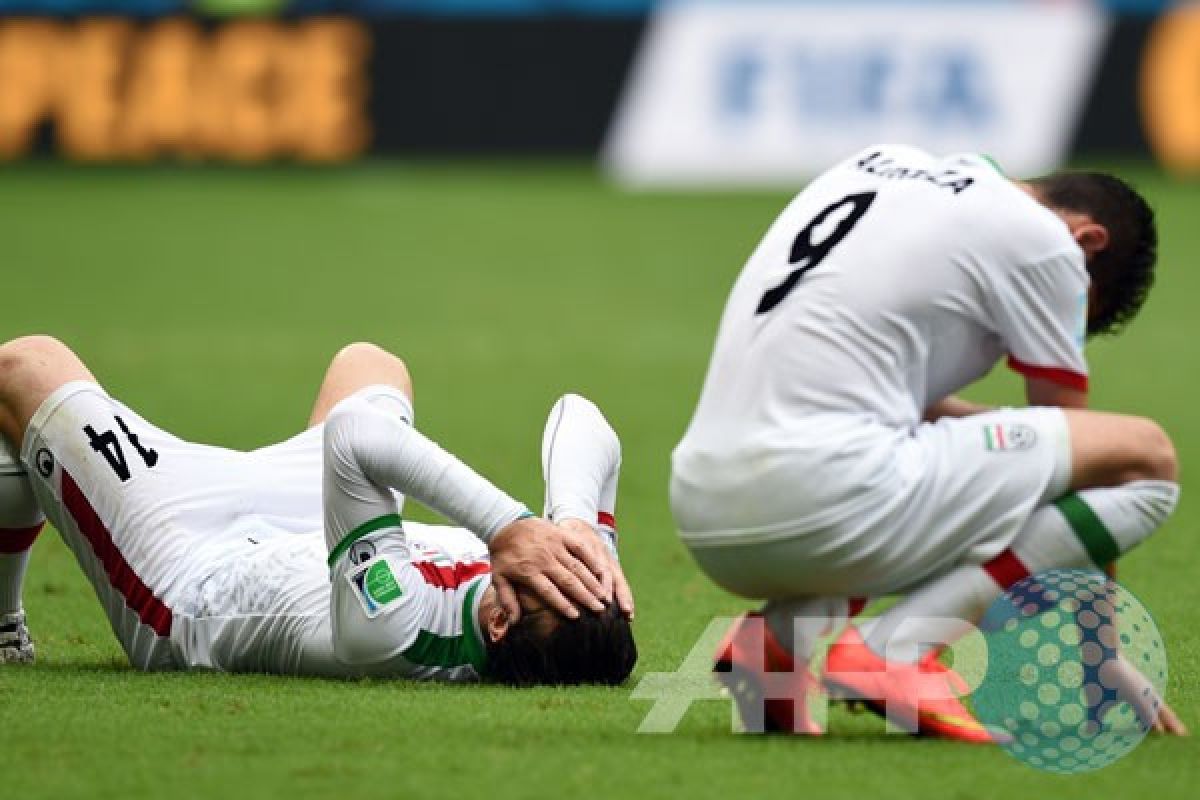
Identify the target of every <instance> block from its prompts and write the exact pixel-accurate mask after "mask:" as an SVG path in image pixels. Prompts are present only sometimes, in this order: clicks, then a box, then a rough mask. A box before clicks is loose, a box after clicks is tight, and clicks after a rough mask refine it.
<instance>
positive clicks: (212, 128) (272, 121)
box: [0, 18, 370, 161]
mask: <svg viewBox="0 0 1200 800" xmlns="http://www.w3.org/2000/svg"><path fill="white" fill-rule="evenodd" d="M369 48H370V35H369V32H368V31H367V29H366V27H365V26H364V25H363V24H362V23H361V22H358V21H355V20H348V19H334V18H310V19H305V20H302V21H282V20H245V21H237V22H231V23H228V24H225V25H221V26H204V25H201V24H199V23H197V22H195V21H193V20H189V19H185V18H167V19H161V20H155V21H150V22H134V21H132V20H129V19H119V18H85V19H81V20H73V21H64V20H54V19H45V18H40V19H21V18H17V19H7V20H0V158H6V159H13V158H19V157H21V156H25V155H28V154H30V153H31V152H33V151H34V150H35V149H36V148H37V147H38V145H39V141H40V139H41V138H42V137H43V136H45V135H46V131H47V129H48V128H52V130H53V134H52V136H53V146H54V149H55V150H57V151H58V152H61V153H63V154H64V155H67V156H69V157H72V158H77V159H81V160H99V161H111V160H144V159H151V158H156V157H161V156H176V157H184V158H220V159H228V160H235V161H237V160H241V161H257V160H262V159H266V158H277V157H290V158H295V159H298V160H303V161H341V160H345V159H347V158H352V157H354V156H356V155H358V154H359V153H361V152H362V151H363V150H364V148H365V147H366V146H367V142H368V141H369V133H370V121H369V119H368V115H367V111H366V97H367V58H368V52H369Z"/></svg>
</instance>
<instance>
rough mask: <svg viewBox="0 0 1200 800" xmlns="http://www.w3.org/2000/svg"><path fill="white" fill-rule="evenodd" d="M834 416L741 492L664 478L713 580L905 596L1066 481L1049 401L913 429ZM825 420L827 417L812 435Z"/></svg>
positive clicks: (1005, 542) (984, 550)
mask: <svg viewBox="0 0 1200 800" xmlns="http://www.w3.org/2000/svg"><path fill="white" fill-rule="evenodd" d="M845 420H846V427H845V431H844V432H845V433H846V434H847V435H845V436H840V437H839V436H833V437H831V438H827V439H825V440H822V443H821V446H819V447H813V448H810V449H806V450H805V451H804V452H796V453H794V454H792V455H791V457H790V458H789V454H787V453H783V454H782V455H781V454H772V456H771V457H770V458H769V459H764V460H760V461H759V462H756V464H755V469H756V470H757V471H756V473H755V475H754V476H753V479H752V480H750V481H747V482H746V483H745V484H744V485H743V486H742V487H736V486H733V487H732V488H729V487H730V481H729V480H728V478H730V477H732V473H734V472H736V470H724V471H720V470H717V471H714V473H713V474H714V476H715V478H714V484H715V483H716V481H718V480H719V481H721V482H722V483H723V484H724V485H723V486H720V487H718V488H717V490H716V491H715V492H711V491H706V487H705V485H704V483H705V482H704V480H702V479H696V478H695V477H692V476H680V475H675V476H673V478H672V487H671V504H672V509H673V511H674V513H675V518H676V520H677V522H678V523H679V524H680V527H681V529H682V530H681V537H682V539H683V541H684V543H685V544H686V545H687V546H688V548H689V550H690V551H691V553H692V556H693V557H694V558H695V559H696V561H697V562H698V563H699V565H700V567H701V568H702V569H703V570H704V571H705V572H706V573H708V575H709V576H710V577H711V578H712V579H713V580H714V581H716V583H718V584H719V585H721V586H722V587H724V588H725V589H727V590H729V591H731V592H734V593H736V594H739V595H743V596H745V597H751V598H790V597H801V596H852V595H869V596H876V595H882V594H889V593H894V592H899V591H904V590H907V589H909V588H912V587H914V586H916V585H919V584H921V583H923V582H925V581H926V580H928V579H929V578H931V577H933V576H936V575H939V574H942V573H944V572H945V571H946V570H948V569H950V568H952V567H954V566H956V565H958V564H963V563H983V562H985V561H988V560H990V559H991V558H993V557H995V556H996V555H999V554H1000V553H1001V552H1002V551H1003V550H1005V549H1006V548H1008V547H1009V545H1010V544H1011V543H1012V541H1013V539H1014V538H1015V537H1016V535H1017V534H1018V533H1019V532H1020V530H1021V529H1022V528H1023V526H1024V525H1025V523H1026V521H1027V520H1028V519H1029V517H1030V515H1032V514H1033V512H1034V511H1036V510H1037V509H1038V508H1039V507H1041V506H1042V505H1044V504H1046V503H1047V502H1050V501H1052V500H1054V499H1056V498H1057V497H1058V496H1060V495H1061V494H1062V493H1064V492H1065V491H1066V490H1067V487H1068V485H1069V482H1070V475H1071V463H1070V461H1071V455H1070V442H1069V436H1068V430H1067V421H1066V415H1064V414H1063V413H1062V411H1061V410H1060V409H1056V408H1025V409H1004V410H1000V411H994V412H989V413H986V414H979V415H976V416H972V417H965V418H961V419H944V420H940V421H939V422H937V423H934V424H923V425H920V426H919V427H918V428H917V429H916V430H915V431H914V432H912V433H911V434H909V433H905V432H903V431H894V430H890V429H886V428H882V427H876V428H874V429H872V428H871V426H869V425H868V426H864V425H863V424H862V423H861V420H853V419H852V418H849V417H847V418H845ZM831 429H832V430H835V431H837V430H838V424H837V423H836V422H834V423H832V424H830V422H829V421H828V420H826V421H825V422H824V423H823V425H822V429H821V430H820V431H818V430H816V429H814V430H813V435H814V438H816V437H821V436H829V434H828V432H829V431H830V430H831ZM864 434H865V435H864ZM838 442H841V443H842V444H841V446H839V445H838V444H837V443H838ZM763 463H766V464H768V466H766V467H765V468H764V467H763V466H762V465H763ZM722 472H724V475H725V477H721V473H722ZM739 518H741V519H746V520H748V521H749V522H748V524H745V525H739V524H738V519H739Z"/></svg>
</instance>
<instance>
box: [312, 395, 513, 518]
mask: <svg viewBox="0 0 1200 800" xmlns="http://www.w3.org/2000/svg"><path fill="white" fill-rule="evenodd" d="M350 413H351V414H352V415H353V416H352V418H350V419H342V418H337V417H338V412H336V411H335V414H334V416H333V417H331V418H330V421H329V423H328V424H329V425H331V426H334V428H335V430H332V431H327V433H326V435H327V436H328V435H331V434H332V435H337V436H341V437H344V441H343V442H342V443H341V446H343V447H348V448H350V450H351V451H352V454H353V460H354V461H355V462H356V463H357V465H358V468H359V469H361V470H362V472H363V474H364V475H365V476H366V478H367V479H368V480H370V481H371V483H373V484H375V485H377V486H386V487H389V488H391V489H395V490H397V491H400V492H402V493H404V494H405V495H406V496H408V497H411V498H412V499H414V500H416V501H418V502H420V503H421V504H423V505H425V506H428V507H429V508H432V509H433V510H434V511H437V512H438V513H440V514H442V515H443V516H445V517H447V518H448V519H450V520H452V521H453V522H454V523H456V524H458V525H461V526H463V527H464V528H467V529H468V530H470V531H471V532H472V533H474V534H475V535H476V536H478V537H479V538H481V539H483V540H484V541H488V540H489V539H491V537H492V535H493V534H495V533H496V532H497V531H499V530H501V529H502V528H504V527H505V526H507V525H509V524H511V523H512V522H513V521H514V520H516V519H518V518H519V517H521V516H523V515H525V514H528V513H529V512H528V511H527V509H526V508H525V506H524V505H523V504H522V503H519V502H517V501H516V500H514V499H513V498H512V497H509V496H508V495H507V494H506V493H505V492H503V491H501V490H500V489H498V488H497V487H496V486H494V485H493V484H492V483H491V482H490V481H488V480H487V479H486V478H484V477H483V476H481V475H479V473H477V472H475V471H474V470H473V469H471V468H470V467H468V466H467V465H466V464H464V463H463V462H462V461H460V460H459V459H458V458H456V457H455V456H453V455H451V454H450V453H448V452H446V451H445V450H443V449H442V448H441V447H440V446H438V445H437V444H436V443H435V442H433V441H431V440H430V439H429V438H427V437H426V436H425V435H423V434H422V433H421V432H420V431H418V430H416V429H415V428H413V427H412V426H411V425H408V424H407V423H406V422H405V421H403V420H402V419H400V418H399V417H396V416H394V415H391V414H386V413H383V412H380V411H374V410H371V409H363V408H361V407H360V408H358V409H355V410H353V411H351V412H350Z"/></svg>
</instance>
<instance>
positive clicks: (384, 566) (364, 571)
mask: <svg viewBox="0 0 1200 800" xmlns="http://www.w3.org/2000/svg"><path fill="white" fill-rule="evenodd" d="M346 580H348V581H350V585H351V586H353V587H354V594H355V596H356V597H357V598H358V601H359V602H360V603H362V607H363V611H365V612H366V614H367V616H368V617H370V618H372V619H374V618H375V617H377V616H379V615H380V614H382V613H384V612H385V611H387V610H388V609H389V608H391V607H392V606H394V605H396V604H397V603H398V602H399V601H400V598H402V597H403V596H404V587H403V586H401V585H400V583H399V581H397V580H396V575H395V573H394V572H392V566H391V564H389V563H388V560H387V558H386V557H381V558H376V559H373V560H371V561H368V562H367V563H365V564H362V565H361V566H359V567H357V568H356V569H355V570H354V571H353V572H351V573H349V574H348V575H346Z"/></svg>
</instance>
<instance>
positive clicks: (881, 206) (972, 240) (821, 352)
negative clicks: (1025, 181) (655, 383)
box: [673, 146, 1087, 487]
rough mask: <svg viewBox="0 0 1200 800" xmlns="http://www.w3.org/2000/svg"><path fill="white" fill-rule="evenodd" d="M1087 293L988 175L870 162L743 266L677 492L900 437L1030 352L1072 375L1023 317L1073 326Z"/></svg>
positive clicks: (1047, 337) (907, 161)
mask: <svg viewBox="0 0 1200 800" xmlns="http://www.w3.org/2000/svg"><path fill="white" fill-rule="evenodd" d="M1046 276H1049V277H1046ZM1039 282H1040V283H1039ZM1041 283H1044V284H1046V285H1045V286H1042V285H1041ZM1086 289H1087V275H1086V272H1085V270H1084V266H1083V256H1082V253H1081V251H1079V249H1078V247H1077V246H1076V245H1075V243H1074V241H1073V239H1072V238H1071V236H1070V233H1069V231H1068V229H1067V227H1066V226H1065V224H1063V223H1062V221H1061V220H1060V219H1059V218H1058V217H1057V216H1055V215H1054V214H1053V213H1052V212H1050V211H1049V210H1048V209H1046V208H1044V207H1043V206H1041V205H1040V204H1039V203H1038V202H1037V201H1036V200H1035V199H1033V197H1032V196H1030V195H1029V194H1027V193H1026V192H1025V191H1024V190H1023V189H1022V188H1021V187H1019V186H1018V185H1016V184H1015V183H1013V182H1012V181H1010V180H1008V179H1007V178H1005V177H1004V176H1003V175H1002V174H1000V173H999V171H998V170H997V169H996V168H995V167H994V166H992V165H991V163H990V162H989V161H987V160H986V159H984V158H982V157H979V156H971V155H965V156H954V157H950V158H945V159H937V158H935V157H932V156H930V155H928V154H926V153H923V152H921V151H919V150H915V149H913V148H908V147H897V146H880V147H874V148H869V149H868V150H866V151H864V152H862V153H860V154H858V155H856V156H854V157H852V158H850V159H848V160H847V161H845V162H843V163H842V164H839V165H838V166H836V167H834V168H833V169H831V170H830V171H829V172H827V173H825V174H824V175H823V176H821V177H820V178H818V179H817V180H816V181H814V182H813V183H812V184H811V185H810V186H809V187H808V188H807V189H806V190H805V191H803V192H802V193H801V194H799V195H798V196H797V197H796V198H795V200H793V202H792V203H791V204H790V205H789V206H788V207H787V208H786V209H785V210H784V211H783V213H782V214H781V215H780V216H779V218H778V219H777V220H776V221H775V222H774V224H773V225H772V226H771V228H770V229H769V231H768V232H767V234H766V235H765V237H764V239H763V240H762V242H761V243H760V245H759V246H758V248H757V249H756V250H755V252H754V253H753V255H752V256H751V257H750V259H749V261H748V262H747V264H746V265H745V267H744V269H743V271H742V273H741V275H740V276H739V278H738V280H737V282H736V284H735V286H734V289H733V292H732V294H731V297H730V299H729V302H728V303H727V305H726V308H725V311H724V315H723V317H722V320H721V325H720V329H719V332H718V336H717V341H716V345H715V348H714V352H713V356H712V360H711V363H710V366H709V372H708V375H707V377H706V379H705V383H704V388H703V390H702V393H701V398H700V401H699V404H698V406H697V409H696V412H695V415H694V417H693V419H692V422H691V425H690V427H689V429H688V431H687V434H686V435H685V437H684V439H683V441H682V442H681V443H680V445H679V447H678V448H677V449H676V451H675V454H674V460H673V466H674V475H675V480H676V481H679V480H683V481H685V482H689V483H691V484H694V485H696V486H698V487H701V486H704V485H708V486H711V487H721V486H725V487H729V486H732V485H734V484H737V483H741V482H744V481H747V480H753V479H754V477H753V476H754V473H755V471H756V470H757V469H759V468H761V467H762V466H763V465H764V463H768V462H770V460H771V459H772V457H773V456H775V455H776V454H779V453H788V454H794V453H796V452H797V451H803V450H809V451H812V452H813V453H815V454H817V455H818V456H819V455H820V453H821V451H823V450H830V449H831V448H832V447H842V446H843V445H844V444H845V443H846V442H847V440H848V438H849V439H853V438H854V437H856V436H874V435H878V433H879V432H880V431H883V432H884V433H886V432H888V431H891V432H896V433H899V434H901V435H903V434H906V433H907V432H908V431H910V430H911V429H912V428H913V427H914V426H915V425H916V424H917V423H918V422H919V421H920V419H921V415H922V413H923V410H924V409H925V408H926V407H927V406H928V405H929V404H931V403H932V402H934V401H936V400H938V399H940V398H942V397H944V396H946V395H948V394H950V393H952V392H954V391H956V390H958V389H960V388H961V387H963V386H965V385H967V384H969V383H971V382H972V381H974V380H976V379H977V378H979V377H981V376H982V375H983V374H985V373H986V372H987V371H988V370H989V369H990V368H991V367H992V366H993V365H994V363H995V362H996V360H997V359H998V358H1000V357H1001V356H1003V355H1004V354H1005V353H1006V352H1010V353H1012V354H1014V355H1017V354H1018V351H1022V340H1023V339H1029V338H1030V336H1032V337H1034V340H1036V342H1035V343H1034V344H1031V345H1030V347H1031V348H1032V351H1031V352H1034V353H1035V356H1034V357H1035V358H1039V357H1040V353H1041V352H1042V350H1044V349H1045V348H1046V347H1049V348H1051V349H1058V350H1062V351H1064V352H1063V353H1056V354H1055V357H1056V358H1065V359H1070V358H1072V357H1073V355H1072V354H1070V353H1066V352H1065V351H1066V350H1069V349H1071V348H1075V349H1077V345H1076V344H1075V343H1074V342H1073V341H1064V342H1059V341H1057V339H1058V338H1062V337H1061V336H1059V334H1058V333H1057V331H1056V330H1055V331H1052V332H1050V333H1045V332H1043V331H1040V330H1037V329H1038V327H1039V323H1038V321H1037V320H1036V319H1034V317H1036V316H1037V315H1038V312H1039V310H1040V309H1041V306H1042V305H1044V304H1046V303H1049V304H1052V305H1056V306H1062V305H1063V304H1064V303H1065V304H1067V305H1069V306H1072V307H1075V308H1077V309H1078V311H1079V317H1080V321H1081V322H1082V304H1081V303H1082V301H1083V300H1085V298H1086ZM1039 292H1044V293H1045V294H1046V295H1047V296H1046V297H1036V296H1031V295H1038V294H1039ZM1050 316H1055V315H1054V314H1050ZM1023 328H1028V329H1029V330H1031V331H1032V333H1029V331H1024V330H1023ZM1076 333H1078V334H1081V333H1082V331H1081V330H1080V331H1075V332H1072V337H1073V336H1074V335H1075V334H1076ZM1068 338H1071V337H1068ZM1031 341H1033V340H1031ZM1022 352H1023V351H1022ZM1082 368H1083V367H1082V364H1081V363H1080V369H1082ZM832 443H836V444H832ZM829 455H830V457H831V458H832V457H833V456H834V454H833V453H830V454H829ZM860 467H862V468H864V469H866V468H868V467H869V465H860Z"/></svg>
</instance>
